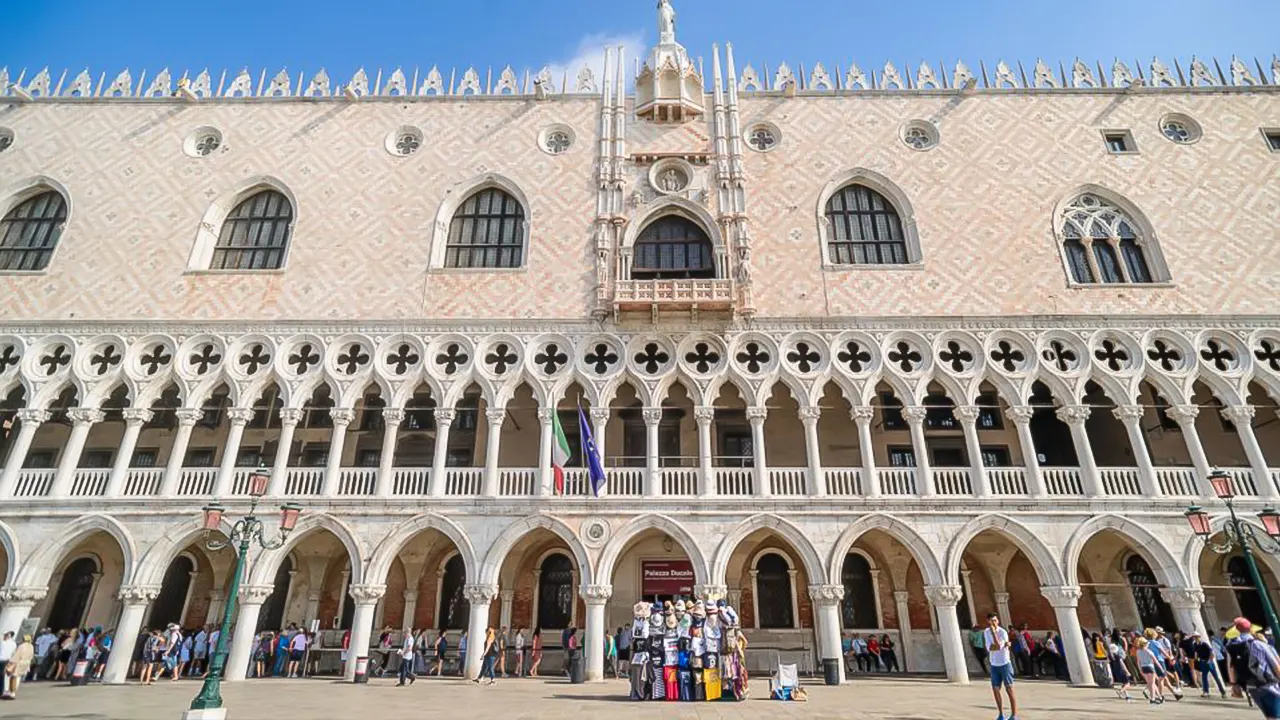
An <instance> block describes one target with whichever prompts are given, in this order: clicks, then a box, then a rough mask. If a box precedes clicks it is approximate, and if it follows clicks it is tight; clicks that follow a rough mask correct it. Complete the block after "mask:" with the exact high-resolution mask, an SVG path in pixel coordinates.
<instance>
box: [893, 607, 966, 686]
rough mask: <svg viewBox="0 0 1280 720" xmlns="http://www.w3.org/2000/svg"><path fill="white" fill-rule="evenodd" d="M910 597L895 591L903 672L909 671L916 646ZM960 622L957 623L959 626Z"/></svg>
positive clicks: (899, 660)
mask: <svg viewBox="0 0 1280 720" xmlns="http://www.w3.org/2000/svg"><path fill="white" fill-rule="evenodd" d="M910 597H911V596H910V595H909V594H908V593H907V591H906V590H894V591H893V604H894V607H895V608H896V609H897V611H898V633H899V635H901V637H900V638H899V642H898V647H899V649H900V652H899V653H898V662H899V663H901V665H902V669H903V671H906V670H908V669H909V668H908V666H907V663H908V662H910V660H909V658H910V657H911V652H912V650H911V648H912V645H914V642H912V637H911V606H910V605H909V604H908V602H907V601H908V600H909V599H910ZM959 622H960V621H959V620H958V619H957V620H956V623H957V624H959Z"/></svg>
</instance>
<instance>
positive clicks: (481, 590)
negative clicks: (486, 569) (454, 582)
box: [462, 584, 498, 605]
mask: <svg viewBox="0 0 1280 720" xmlns="http://www.w3.org/2000/svg"><path fill="white" fill-rule="evenodd" d="M462 596H463V597H465V598H466V599H467V602H469V603H471V604H472V605H488V604H489V603H491V602H493V600H494V598H496V597H498V586H497V585H483V584H476V585H464V586H462Z"/></svg>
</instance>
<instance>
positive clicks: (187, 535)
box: [133, 515, 238, 585]
mask: <svg viewBox="0 0 1280 720" xmlns="http://www.w3.org/2000/svg"><path fill="white" fill-rule="evenodd" d="M203 520H204V518H203V517H202V516H200V515H192V516H190V517H189V518H187V519H185V520H180V521H178V522H176V523H174V524H172V525H170V526H169V528H168V529H167V530H165V532H164V534H163V535H161V536H160V537H159V538H157V539H156V540H155V542H153V543H151V547H149V548H148V549H147V551H146V552H145V553H143V554H142V558H141V559H140V560H139V561H138V569H137V570H136V571H135V572H134V576H133V582H134V584H135V585H159V584H161V582H162V581H163V580H164V574H165V571H166V570H168V568H169V564H170V563H172V562H173V559H174V558H176V557H178V555H180V554H182V551H183V550H184V549H186V548H187V546H189V545H191V543H193V542H195V541H196V540H199V539H200V538H202V537H204V535H205V530H204V522H203ZM222 533H223V535H225V536H228V537H229V536H230V535H231V525H230V523H227V522H226V521H225V519H224V521H223V524H222ZM227 548H228V549H229V550H230V552H232V553H235V552H237V550H238V548H237V547H236V545H234V544H228V545H227Z"/></svg>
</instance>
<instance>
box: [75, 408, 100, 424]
mask: <svg viewBox="0 0 1280 720" xmlns="http://www.w3.org/2000/svg"><path fill="white" fill-rule="evenodd" d="M67 417H69V418H71V422H73V423H75V424H76V425H93V424H96V423H100V422H102V421H103V420H104V419H105V418H106V417H107V414H106V413H105V412H103V411H101V410H99V409H98V408H71V409H70V410H68V411H67Z"/></svg>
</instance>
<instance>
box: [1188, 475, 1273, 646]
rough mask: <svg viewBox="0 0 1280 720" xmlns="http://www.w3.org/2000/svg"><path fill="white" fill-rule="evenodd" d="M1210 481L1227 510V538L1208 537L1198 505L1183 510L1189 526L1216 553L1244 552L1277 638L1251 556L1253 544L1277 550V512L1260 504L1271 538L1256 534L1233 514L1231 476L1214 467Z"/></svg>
mask: <svg viewBox="0 0 1280 720" xmlns="http://www.w3.org/2000/svg"><path fill="white" fill-rule="evenodd" d="M1209 484H1210V485H1211V486H1212V487H1213V493H1214V495H1217V496H1218V499H1219V500H1221V501H1222V502H1223V503H1225V504H1226V506H1227V512H1228V513H1230V514H1231V517H1230V518H1229V519H1228V520H1227V524H1226V525H1225V526H1224V527H1223V528H1222V530H1223V532H1224V533H1225V535H1226V542H1223V543H1215V542H1212V541H1210V540H1209V538H1210V537H1211V536H1212V535H1213V521H1212V520H1211V519H1210V518H1209V513H1207V512H1205V511H1204V509H1202V508H1200V507H1199V506H1197V505H1192V506H1191V507H1189V508H1187V511H1186V512H1185V513H1183V514H1184V515H1185V516H1186V518H1187V522H1189V523H1191V529H1192V531H1194V532H1195V534H1196V535H1199V536H1200V539H1201V540H1203V541H1204V544H1205V546H1206V547H1208V548H1209V549H1210V550H1212V551H1214V552H1215V553H1218V554H1219V555H1225V554H1227V553H1229V552H1231V551H1232V550H1233V549H1235V548H1236V547H1239V548H1240V552H1241V554H1243V555H1244V562H1245V565H1247V566H1248V567H1249V577H1250V579H1251V580H1252V581H1253V586H1254V587H1255V588H1256V589H1257V591H1258V597H1259V598H1261V599H1262V611H1263V612H1264V613H1266V615H1267V626H1268V627H1270V628H1271V636H1272V638H1273V640H1272V642H1276V641H1280V622H1277V620H1276V611H1275V607H1274V606H1272V604H1271V595H1270V593H1268V592H1267V586H1266V585H1264V584H1262V573H1260V572H1258V564H1257V562H1256V561H1255V560H1254V558H1253V548H1254V547H1256V548H1257V549H1259V550H1261V551H1263V552H1266V553H1271V554H1273V555H1274V554H1276V553H1280V545H1278V544H1277V543H1276V542H1273V541H1276V540H1280V513H1278V512H1276V510H1275V508H1272V507H1270V506H1268V507H1266V508H1263V510H1262V512H1260V513H1258V519H1259V520H1261V521H1262V528H1263V529H1264V530H1265V531H1266V533H1267V535H1269V536H1270V540H1268V539H1266V538H1262V537H1259V536H1258V534H1257V533H1256V532H1254V530H1253V526H1252V525H1250V524H1248V523H1243V522H1240V518H1238V517H1236V508H1235V505H1234V503H1232V500H1233V499H1234V498H1235V496H1236V493H1235V489H1234V487H1232V479H1231V476H1230V475H1228V474H1227V473H1225V472H1223V471H1221V470H1214V471H1213V472H1212V473H1210V474H1209Z"/></svg>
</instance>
